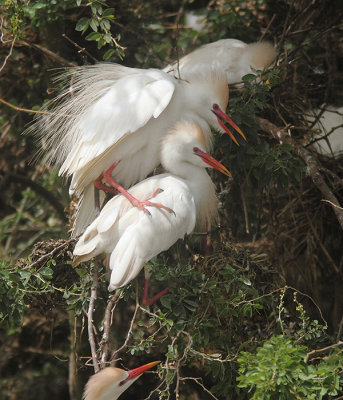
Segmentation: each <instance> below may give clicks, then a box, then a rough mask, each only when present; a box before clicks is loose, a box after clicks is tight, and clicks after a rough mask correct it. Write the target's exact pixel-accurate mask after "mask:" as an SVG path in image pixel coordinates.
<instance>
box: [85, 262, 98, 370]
mask: <svg viewBox="0 0 343 400" xmlns="http://www.w3.org/2000/svg"><path fill="white" fill-rule="evenodd" d="M97 288H98V266H97V264H96V263H95V266H94V273H93V283H92V288H91V298H90V301H89V306H88V312H87V319H88V341H89V344H90V347H91V353H92V361H93V367H94V372H95V373H97V372H99V371H100V367H99V362H98V357H97V353H96V345H95V337H94V331H93V312H94V306H95V300H96V297H97Z"/></svg>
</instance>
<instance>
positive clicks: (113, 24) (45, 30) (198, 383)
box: [0, 0, 343, 400]
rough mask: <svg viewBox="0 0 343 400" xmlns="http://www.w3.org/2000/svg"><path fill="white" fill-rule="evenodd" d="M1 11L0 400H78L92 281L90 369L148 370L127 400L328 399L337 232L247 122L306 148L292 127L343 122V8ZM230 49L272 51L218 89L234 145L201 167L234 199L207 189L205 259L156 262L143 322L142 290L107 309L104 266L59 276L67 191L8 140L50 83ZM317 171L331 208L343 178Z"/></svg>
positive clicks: (182, 254) (197, 239) (219, 144)
mask: <svg viewBox="0 0 343 400" xmlns="http://www.w3.org/2000/svg"><path fill="white" fill-rule="evenodd" d="M1 11H2V13H1V15H2V17H1V28H2V36H1V41H2V44H3V46H2V47H1V50H0V54H1V56H2V57H1V59H2V60H3V61H2V62H1V66H0V71H1V73H2V89H3V90H2V93H1V100H4V101H6V102H7V103H9V104H10V105H12V107H11V106H9V105H8V104H5V103H3V104H2V109H1V114H0V126H1V137H0V151H1V160H0V177H1V183H0V185H1V186H0V187H1V191H2V193H1V194H2V196H1V199H0V205H1V207H0V214H1V222H0V243H1V247H0V250H1V258H2V259H3V261H1V265H0V301H1V303H0V331H1V343H0V346H1V347H0V348H1V352H2V355H3V356H2V359H1V362H0V369H1V371H0V372H1V376H2V378H3V379H2V380H1V383H0V390H1V391H2V392H3V393H4V396H2V397H4V399H11V400H16V399H19V398H26V399H31V398H32V399H34V398H40V399H45V398H49V400H53V399H55V398H56V399H57V398H58V399H61V398H63V399H68V398H73V399H80V398H81V393H82V388H83V384H84V382H85V380H86V379H87V377H88V376H89V375H90V374H91V373H93V369H92V367H90V366H88V365H90V364H91V358H90V349H89V343H88V337H87V326H86V325H87V318H86V314H87V312H88V311H89V304H90V297H91V290H92V286H93V285H94V273H95V271H98V281H99V283H98V286H97V299H96V300H95V307H94V316H93V317H94V318H93V323H94V325H93V332H94V337H95V342H96V346H97V349H98V354H99V355H102V354H105V353H106V351H107V354H108V355H109V356H108V358H110V357H112V359H114V360H116V361H117V365H118V366H124V367H127V368H130V367H134V366H137V365H139V364H140V363H144V362H146V361H147V360H153V359H160V360H161V361H162V362H161V364H160V366H159V367H158V372H157V374H150V375H149V374H147V375H146V376H145V377H144V379H140V380H138V381H137V382H136V383H135V385H134V386H133V387H132V391H128V392H127V393H125V394H124V395H123V396H122V398H123V399H124V398H137V393H139V394H142V395H141V396H139V397H140V398H143V397H144V396H146V397H149V398H161V399H173V398H179V399H195V398H199V399H210V398H211V399H213V398H217V399H242V400H243V399H261V400H263V399H305V398H306V399H335V398H339V397H340V396H341V393H342V391H343V389H342V383H343V372H342V365H343V361H342V359H343V355H342V342H341V339H342V337H341V335H342V322H340V321H342V307H341V305H342V290H341V288H342V286H341V285H342V276H341V269H342V268H341V266H342V246H341V243H342V232H341V229H340V227H339V225H338V222H337V219H336V218H335V216H334V215H333V213H332V211H331V210H330V209H329V208H328V207H329V206H328V205H327V204H324V202H322V201H321V200H322V198H323V196H322V195H321V194H320V193H319V192H318V190H317V189H316V188H315V187H314V186H313V183H312V182H311V180H310V179H309V177H308V176H307V172H308V171H307V169H306V166H305V164H304V161H303V160H301V159H300V158H299V156H298V153H296V152H295V149H294V146H293V144H290V143H280V142H279V141H278V140H276V139H275V138H272V137H271V136H270V135H268V132H264V131H262V129H261V127H260V126H259V124H258V121H257V118H256V117H262V118H266V119H268V120H269V121H271V123H273V124H274V125H275V126H277V127H281V128H282V129H285V130H287V132H288V133H289V136H290V137H292V138H294V139H295V140H296V141H297V142H296V143H297V144H304V145H305V146H308V145H307V143H309V142H308V140H309V139H310V140H311V138H313V134H314V133H313V130H311V129H312V127H311V126H309V125H308V124H307V122H306V121H305V118H304V114H305V112H306V110H308V109H310V108H311V107H313V106H319V105H320V104H322V103H324V102H328V103H332V104H338V105H340V104H341V102H342V99H343V82H342V74H341V68H342V65H343V53H342V43H341V37H342V27H341V25H340V24H341V20H342V5H341V4H340V2H337V1H332V2H326V1H324V0H318V1H315V2H306V1H283V0H278V1H275V2H271V1H249V2H246V1H243V0H230V1H225V2H222V1H198V0H196V1H183V2H179V1H176V0H175V1H168V2H161V1H157V0H151V1H135V2H114V1H110V0H101V1H100V0H87V1H83V0H68V1H63V2H59V1H55V0H46V1H42V0H35V1H22V2H19V1H16V0H5V1H4V2H3V5H1ZM188 12H192V13H194V14H195V15H197V16H199V18H200V19H203V21H204V20H205V21H206V25H205V27H204V28H203V29H202V30H200V31H197V30H195V29H191V28H190V27H189V26H188V25H187V24H188V22H186V19H185V15H186V13H188ZM228 37H230V38H237V39H241V40H244V41H246V42H251V41H256V40H259V39H261V38H262V39H264V40H270V41H272V42H273V43H275V44H276V45H277V48H278V51H279V53H280V56H279V58H278V60H277V66H276V67H274V68H273V69H271V70H269V71H254V72H256V75H257V77H256V75H253V74H249V75H246V76H245V77H244V84H243V85H241V86H238V87H232V88H230V102H229V109H228V112H229V114H230V116H231V117H232V118H233V120H234V121H235V122H236V123H237V124H238V125H239V126H240V127H241V128H242V130H243V131H244V133H245V134H246V136H247V139H248V141H247V143H245V142H244V141H243V140H241V141H240V146H239V147H237V146H235V145H234V144H232V143H230V142H229V141H228V140H226V139H227V138H226V137H224V136H223V137H221V136H219V135H216V141H215V146H214V155H215V156H216V157H217V158H218V159H221V161H222V162H223V163H224V164H225V165H226V166H227V167H228V168H229V169H230V170H231V171H232V173H233V181H232V182H229V181H227V180H226V178H223V177H218V176H216V177H214V179H215V180H216V181H215V182H216V185H217V187H218V192H219V198H220V203H221V207H220V226H218V227H215V228H214V230H213V231H212V232H211V236H210V237H211V246H210V250H211V255H209V256H204V255H203V247H204V246H203V236H197V235H193V236H191V237H189V238H187V240H186V242H178V243H177V244H176V245H175V246H174V247H173V248H172V249H170V251H168V252H167V253H164V254H162V255H160V256H159V257H158V258H157V259H156V260H154V262H152V263H150V264H149V268H150V269H151V271H152V273H153V277H154V279H153V280H152V287H151V290H156V291H157V290H158V289H163V288H165V287H166V286H168V288H169V292H168V294H167V295H166V296H164V297H163V298H162V299H161V301H160V302H158V303H157V304H155V305H153V306H151V307H146V308H144V307H142V306H141V305H140V304H139V301H140V298H141V290H140V287H141V286H142V284H143V283H142V277H140V278H139V279H138V281H137V282H132V283H131V284H130V285H128V287H126V288H124V289H123V290H121V291H118V292H117V293H115V294H109V293H108V291H107V284H108V283H107V279H108V277H107V272H106V268H105V266H104V264H103V261H100V260H96V261H92V262H90V263H87V264H84V265H81V266H79V267H78V268H76V269H73V268H72V260H71V254H72V249H73V241H68V240H61V238H66V237H68V226H69V224H68V223H67V222H66V220H67V217H69V216H71V215H72V213H73V202H70V200H69V198H68V196H67V185H66V182H64V181H62V180H61V179H60V178H59V177H57V172H56V170H55V169H54V168H53V167H50V166H48V167H47V166H44V168H43V165H42V164H41V163H40V161H41V159H42V153H44V143H43V144H40V143H36V142H35V140H34V138H32V137H31V136H27V135H26V136H25V135H22V133H23V131H24V130H25V127H26V126H27V124H28V123H30V122H31V117H32V113H31V112H30V111H32V109H34V110H37V109H39V108H40V107H41V106H42V104H43V103H44V102H45V101H46V100H47V99H49V98H51V97H53V96H55V95H56V94H57V92H58V88H57V87H55V86H56V85H55V83H54V82H53V81H52V80H51V75H52V74H55V72H56V71H54V72H52V71H51V70H52V69H53V70H55V69H56V68H61V67H66V66H71V65H76V64H79V65H83V64H90V63H94V62H96V61H99V60H106V61H111V62H123V63H124V64H125V65H128V66H132V67H142V68H147V67H163V66H165V65H167V64H168V63H169V62H171V61H173V60H175V59H176V58H177V57H178V56H181V55H183V54H184V53H186V52H189V51H191V50H193V49H194V48H196V47H198V46H199V45H201V44H203V43H208V42H210V41H214V40H218V39H222V38H228ZM42 147H43V148H42ZM37 150H40V151H41V152H40V153H39V155H38V156H37ZM32 159H35V163H32ZM320 162H321V163H322V168H320V172H321V173H322V174H323V175H324V177H325V179H326V180H327V182H329V184H330V187H331V189H332V191H333V192H334V193H335V195H336V196H337V197H338V198H339V199H340V200H341V199H342V192H343V191H342V184H341V179H342V177H343V171H342V168H341V167H340V165H341V162H340V160H339V159H337V160H329V159H328V158H325V157H321V158H320ZM48 239H51V240H50V241H47V240H48ZM38 241H39V242H40V243H37V242H38ZM237 242H241V243H237ZM34 245H35V246H34ZM21 257H24V258H21ZM105 264H106V262H105ZM337 271H338V272H337ZM108 305H111V308H110V309H109V312H108V313H107V314H106V312H105V310H106V307H108ZM326 321H327V322H326ZM108 325H110V328H111V329H110V331H109V335H108V337H107V336H106V335H107V329H108ZM106 349H107V350H106ZM68 374H69V391H68V388H67V385H68ZM50 383H51V384H50ZM2 397H1V398H2Z"/></svg>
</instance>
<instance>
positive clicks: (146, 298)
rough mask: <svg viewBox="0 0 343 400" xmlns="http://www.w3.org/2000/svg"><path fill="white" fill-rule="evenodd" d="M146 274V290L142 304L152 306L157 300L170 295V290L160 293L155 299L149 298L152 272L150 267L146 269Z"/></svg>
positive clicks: (166, 289)
mask: <svg viewBox="0 0 343 400" xmlns="http://www.w3.org/2000/svg"><path fill="white" fill-rule="evenodd" d="M144 274H145V283H144V290H143V297H142V304H143V305H144V306H151V305H152V304H154V303H155V302H156V301H157V300H159V299H160V298H161V297H162V296H164V295H165V294H167V293H168V291H169V289H168V288H165V289H164V290H162V291H161V292H160V293H157V294H155V296H153V297H149V285H150V272H149V267H147V266H145V267H144Z"/></svg>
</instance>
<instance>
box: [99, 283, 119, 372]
mask: <svg viewBox="0 0 343 400" xmlns="http://www.w3.org/2000/svg"><path fill="white" fill-rule="evenodd" d="M121 295H122V290H117V291H116V293H115V294H114V295H113V296H111V298H110V299H109V300H108V302H107V306H106V310H105V315H104V333H103V335H102V339H101V343H100V355H101V357H100V358H101V367H102V368H104V367H105V366H106V362H107V359H108V354H109V351H110V349H109V337H110V330H111V325H112V315H113V311H114V309H115V307H116V306H117V304H118V302H119V300H120V299H121V297H122V296H121Z"/></svg>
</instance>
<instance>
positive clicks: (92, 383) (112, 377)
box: [83, 361, 159, 400]
mask: <svg viewBox="0 0 343 400" xmlns="http://www.w3.org/2000/svg"><path fill="white" fill-rule="evenodd" d="M158 363H159V361H153V362H151V363H148V364H145V365H142V366H141V367H138V368H135V369H131V370H129V371H125V370H124V369H121V368H116V367H107V368H104V369H102V370H101V371H99V372H98V373H97V374H95V375H92V376H91V377H90V378H89V380H88V382H87V384H86V387H85V391H84V394H83V400H116V399H118V397H119V396H120V395H121V394H122V393H123V392H125V390H126V389H127V388H128V387H129V386H131V385H132V384H133V383H134V382H135V381H136V380H137V379H138V378H139V377H140V376H141V375H142V374H143V372H145V371H147V370H148V369H150V368H152V367H153V366H155V365H156V364H158Z"/></svg>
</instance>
